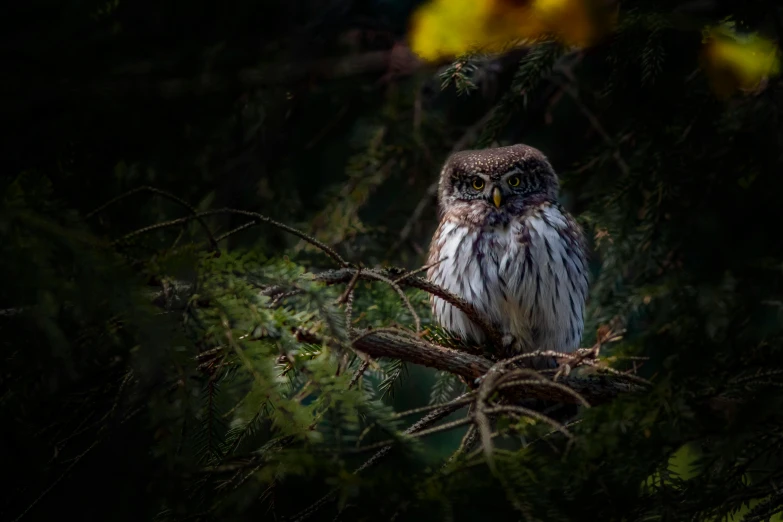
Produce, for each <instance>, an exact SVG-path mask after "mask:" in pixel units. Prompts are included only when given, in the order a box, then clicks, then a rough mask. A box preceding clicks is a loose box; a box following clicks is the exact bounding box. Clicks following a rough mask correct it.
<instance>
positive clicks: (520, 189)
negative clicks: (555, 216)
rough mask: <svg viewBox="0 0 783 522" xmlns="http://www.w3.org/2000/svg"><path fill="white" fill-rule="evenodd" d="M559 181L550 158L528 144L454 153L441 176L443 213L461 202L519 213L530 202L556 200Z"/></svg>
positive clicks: (440, 193) (440, 196)
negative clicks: (507, 209) (526, 202)
mask: <svg viewBox="0 0 783 522" xmlns="http://www.w3.org/2000/svg"><path fill="white" fill-rule="evenodd" d="M558 188H559V181H558V179H557V174H555V171H554V169H553V168H552V165H550V163H549V160H547V158H546V156H544V154H543V153H542V152H541V151H540V150H538V149H535V148H533V147H530V146H528V145H522V144H518V145H511V146H508V147H497V148H493V149H483V150H465V151H461V152H456V153H454V154H452V155H451V156H450V157H449V159H447V160H446V163H445V164H444V166H443V170H442V171H441V175H440V190H439V201H440V206H441V210H445V209H447V208H448V207H450V206H451V205H453V204H455V203H458V202H472V204H476V203H478V204H482V205H487V207H488V208H494V209H496V210H498V209H503V208H510V209H512V210H515V211H519V210H521V209H522V208H523V207H524V204H525V201H526V200H549V201H555V200H556V199H557V195H558Z"/></svg>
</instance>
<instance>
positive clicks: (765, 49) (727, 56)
mask: <svg viewBox="0 0 783 522" xmlns="http://www.w3.org/2000/svg"><path fill="white" fill-rule="evenodd" d="M703 36H704V37H703V40H702V41H703V42H704V48H703V51H702V67H703V68H704V71H705V72H706V74H707V77H708V79H709V82H710V85H711V87H712V89H713V91H714V92H715V94H716V95H717V96H718V97H720V98H728V97H729V96H731V95H732V94H734V93H735V92H736V91H737V90H740V89H741V90H745V91H754V90H757V89H758V88H759V87H760V86H761V85H762V84H763V82H766V81H767V80H768V79H769V78H770V77H773V76H777V75H778V74H780V52H779V50H778V48H777V46H776V45H775V44H774V43H773V42H772V41H770V40H767V39H766V38H763V37H761V36H759V35H757V34H748V35H740V34H738V33H736V32H735V31H734V29H733V27H731V26H730V25H723V26H718V27H708V28H707V29H705V30H704V34H703Z"/></svg>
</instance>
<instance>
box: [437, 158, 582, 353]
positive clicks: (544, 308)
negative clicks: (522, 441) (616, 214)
mask: <svg viewBox="0 0 783 522" xmlns="http://www.w3.org/2000/svg"><path fill="white" fill-rule="evenodd" d="M558 188H559V183H558V178H557V174H555V171H554V169H553V168H552V166H551V165H550V163H549V161H548V160H547V158H546V157H545V156H544V154H543V153H541V152H540V151H539V150H537V149H534V148H533V147H529V146H527V145H521V144H519V145H512V146H509V147H498V148H493V149H485V150H468V151H462V152H457V153H455V154H453V155H452V156H451V157H449V159H448V160H447V161H446V163H445V165H444V166H443V170H442V171H441V175H440V182H439V189H438V204H439V212H440V224H439V226H438V228H437V230H436V231H435V234H434V236H433V238H432V243H431V244H430V250H429V259H428V265H431V267H430V268H429V270H428V272H427V276H428V278H429V279H430V281H432V282H433V283H435V284H437V285H440V286H441V287H443V288H446V289H447V290H450V291H451V292H453V293H455V294H457V295H459V296H461V297H463V298H464V299H465V300H467V301H468V302H470V303H472V304H473V305H474V306H475V307H476V308H477V309H478V310H479V311H481V312H483V313H484V314H485V316H486V317H487V318H489V319H490V320H491V321H492V322H493V323H494V324H495V325H496V326H497V327H498V328H500V330H501V332H502V335H503V346H502V347H500V349H501V353H500V354H499V355H500V357H509V356H511V355H514V354H516V353H521V352H530V351H535V350H556V351H560V352H573V351H574V350H576V349H577V348H578V347H579V343H580V341H581V337H582V331H583V329H584V307H585V301H586V299H587V288H588V270H587V259H586V249H585V240H584V234H583V232H582V229H581V228H580V227H579V225H578V224H577V223H576V221H575V220H574V219H573V218H572V217H571V215H569V214H568V212H566V211H565V210H564V209H563V207H562V206H560V204H559V203H558V200H557V198H558ZM430 303H431V305H432V311H433V314H434V316H435V319H436V321H437V322H438V323H439V324H440V325H441V326H442V327H443V328H444V329H446V330H448V331H450V332H451V333H452V334H455V335H456V336H458V337H460V338H461V339H465V340H467V341H472V342H474V343H477V344H482V343H483V342H484V341H485V340H486V339H485V335H484V333H483V331H482V330H481V329H480V328H479V327H478V326H476V325H475V324H474V323H473V322H472V321H471V320H470V319H469V318H468V317H467V316H466V315H465V314H464V313H463V312H461V311H460V310H459V309H458V308H456V307H454V306H452V305H451V304H449V303H447V302H446V301H444V300H442V299H440V298H438V297H435V296H431V297H430ZM549 364H551V363H549Z"/></svg>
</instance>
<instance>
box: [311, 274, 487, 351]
mask: <svg viewBox="0 0 783 522" xmlns="http://www.w3.org/2000/svg"><path fill="white" fill-rule="evenodd" d="M368 272H370V270H364V271H362V274H361V276H360V277H361V278H362V279H375V278H374V277H373V276H370V275H368ZM372 272H374V273H376V274H380V275H383V276H385V277H387V278H388V279H392V278H393V277H394V276H395V275H396V274H394V273H393V271H392V270H388V269H386V270H372ZM354 273H355V270H354V269H339V270H329V271H326V272H321V273H319V274H316V275H315V280H316V281H321V282H323V283H326V284H327V285H334V284H338V283H346V282H348V281H350V280H351V279H352V278H353V275H354ZM400 284H401V285H403V286H410V287H412V288H418V289H419V290H422V291H424V292H427V293H428V294H432V295H434V296H435V297H439V298H441V299H443V300H444V301H446V302H447V303H449V304H451V305H453V306H454V307H456V308H457V309H459V310H460V311H462V312H463V313H464V314H465V315H467V316H468V318H469V319H470V320H471V321H473V322H474V323H475V324H476V325H477V326H478V327H479V328H481V330H482V331H483V332H484V333H485V334H486V335H487V337H488V338H489V339H490V340H491V341H492V344H493V345H495V346H501V345H502V341H501V339H500V334H499V333H498V332H497V331H496V329H495V328H493V326H492V325H491V322H490V321H489V320H488V319H487V318H486V317H484V315H483V314H482V313H481V312H479V311H478V310H477V309H476V307H474V306H473V305H472V304H470V303H469V302H468V301H466V300H465V299H463V298H461V297H459V296H458V295H456V294H453V293H451V292H449V291H448V290H446V289H445V288H442V287H440V286H438V285H436V284H434V283H432V282H430V281H427V280H426V279H422V278H420V277H406V278H405V279H401V280H400Z"/></svg>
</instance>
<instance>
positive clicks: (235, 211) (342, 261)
mask: <svg viewBox="0 0 783 522" xmlns="http://www.w3.org/2000/svg"><path fill="white" fill-rule="evenodd" d="M220 214H237V215H241V216H247V217H251V218H253V219H254V220H255V223H256V224H259V223H266V224H268V225H272V226H274V227H276V228H279V229H280V230H284V231H286V232H288V233H290V234H293V235H295V236H297V237H298V238H300V239H303V240H305V241H306V242H308V243H310V244H311V245H313V246H315V247H316V248H318V249H320V250H321V251H323V252H324V253H325V254H326V255H328V256H329V257H331V258H332V259H334V260H335V261H336V262H337V263H338V264H339V265H340V266H342V267H345V268H348V267H350V266H351V265H350V263H348V262H347V261H346V260H345V259H343V258H342V257H341V256H340V254H338V253H337V252H335V251H334V250H333V249H332V248H331V247H329V246H328V245H325V244H324V243H322V242H321V241H319V240H317V239H315V238H314V237H311V236H309V235H307V234H305V233H304V232H302V231H301V230H298V229H296V228H293V227H290V226H288V225H286V224H284V223H280V222H279V221H275V220H274V219H271V218H268V217H266V216H264V215H262V214H259V213H257V212H251V211H249V210H240V209H235V208H220V209H214V210H206V211H204V212H199V213H197V214H195V215H193V216H188V217H184V218H179V219H172V220H170V221H164V222H161V223H155V224H154V225H149V226H146V227H143V228H140V229H138V230H134V231H133V232H129V233H128V234H125V235H124V236H123V237H122V238H121V239H120V240H121V241H125V240H128V239H130V238H133V237H135V236H138V235H141V234H146V233H147V232H152V231H155V230H159V229H162V228H169V227H173V226H176V225H179V224H182V223H187V222H188V221H191V220H193V219H201V218H202V217H206V216H215V215H220ZM249 226H250V225H248V224H245V225H243V228H248V227H249ZM116 242H117V241H115V243H116Z"/></svg>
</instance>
